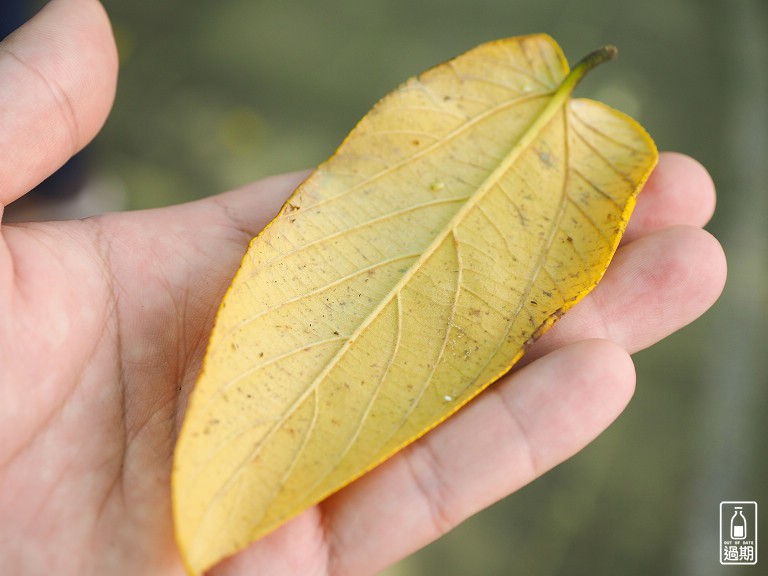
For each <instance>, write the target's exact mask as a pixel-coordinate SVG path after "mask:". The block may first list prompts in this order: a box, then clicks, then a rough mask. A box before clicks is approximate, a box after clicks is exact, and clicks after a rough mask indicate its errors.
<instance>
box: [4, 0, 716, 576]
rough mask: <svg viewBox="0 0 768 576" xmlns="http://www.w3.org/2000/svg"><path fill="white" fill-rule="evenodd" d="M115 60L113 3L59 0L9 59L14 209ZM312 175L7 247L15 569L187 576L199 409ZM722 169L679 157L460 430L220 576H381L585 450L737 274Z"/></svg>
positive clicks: (9, 551)
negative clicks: (254, 275) (187, 450)
mask: <svg viewBox="0 0 768 576" xmlns="http://www.w3.org/2000/svg"><path fill="white" fill-rule="evenodd" d="M116 67H117V66H116V56H115V49H114V44H113V41H112V37H111V33H110V29H109V26H108V22H107V19H106V16H105V14H104V12H103V10H102V9H101V7H100V5H99V4H98V3H97V2H95V1H94V0H53V1H52V2H51V3H50V4H49V5H48V6H47V7H46V8H45V9H44V10H43V11H42V12H41V13H40V14H39V15H38V16H36V17H35V18H34V19H33V20H32V21H31V22H30V23H28V24H27V25H26V26H25V27H24V28H23V29H22V30H20V31H19V32H18V33H17V34H16V35H14V36H13V37H12V38H11V39H10V40H8V41H7V42H6V43H4V44H3V46H2V49H1V50H0V80H2V82H1V83H0V127H2V130H0V143H1V144H2V146H0V149H2V150H3V154H2V155H1V156H0V212H1V211H2V206H4V205H7V204H8V203H9V202H12V201H13V200H14V199H15V198H17V197H18V196H20V195H22V194H23V193H24V192H25V191H26V190H28V189H29V188H30V187H32V186H34V184H35V183H36V182H38V181H40V180H41V179H42V178H44V177H45V176H46V175H47V174H49V173H50V172H51V171H53V170H54V169H55V168H56V167H57V166H58V165H60V164H61V163H62V162H63V161H65V160H66V159H67V158H68V157H69V156H70V155H71V154H72V153H74V152H75V151H76V150H77V149H79V148H81V147H82V146H83V145H84V144H85V143H86V142H87V141H88V140H89V139H90V138H92V137H93V135H94V134H95V133H96V132H97V131H98V129H99V128H100V126H101V124H102V122H103V121H104V118H105V117H106V114H107V112H108V109H109V107H110V105H111V102H112V98H113V94H114V89H115V77H116ZM301 178H302V175H295V174H294V175H287V176H280V177H276V178H270V179H267V180H263V181H261V182H257V183H255V184H253V185H250V186H247V187H245V188H243V189H241V190H236V191H234V192H230V193H227V194H222V195H219V196H216V197H212V198H209V199H206V200H202V201H199V202H194V203H191V204H185V205H180V206H175V207H170V208H164V209H160V210H152V211H144V212H131V213H125V214H109V215H105V216H100V217H97V218H91V219H87V220H83V221H74V222H61V223H36V224H27V225H14V226H10V225H6V226H3V227H2V229H1V232H2V236H1V237H0V399H1V401H0V566H3V568H4V571H5V572H7V573H9V574H16V575H20V576H27V575H31V574H49V573H55V574H61V575H68V574H78V575H81V574H109V575H119V574H123V573H125V574H131V575H134V574H152V575H163V574H182V572H183V571H182V567H181V562H180V558H179V555H178V552H177V550H176V547H175V543H174V539H173V531H172V525H171V511H170V499H169V495H170V470H171V460H172V454H173V448H174V443H175V440H176V436H177V432H178V429H179V424H180V422H181V418H182V417H183V412H184V406H185V402H186V397H187V395H188V394H189V392H190V389H191V387H192V385H193V383H194V380H195V377H196V374H197V372H198V369H199V367H200V362H201V359H202V355H203V353H204V350H205V345H206V341H207V336H208V334H209V331H210V329H211V327H212V324H213V318H214V314H215V312H216V308H217V306H218V303H219V301H220V299H221V297H222V296H223V293H224V291H225V289H226V287H227V285H228V283H229V281H230V279H231V278H232V276H233V274H234V272H235V270H236V268H237V266H238V264H239V261H240V258H241V257H242V254H243V252H244V250H245V248H246V246H247V243H248V241H249V240H250V238H251V237H252V236H253V235H255V234H256V233H257V232H258V231H259V230H260V229H261V228H262V227H263V226H264V225H265V223H266V222H267V221H268V220H269V219H270V217H271V216H272V215H273V214H275V212H276V211H277V209H278V207H279V205H280V204H281V203H282V202H283V200H284V199H285V198H286V197H287V195H288V194H289V193H290V192H291V191H292V190H293V188H294V187H295V186H296V185H297V184H298V183H299V182H300V180H301ZM713 207H714V191H713V186H712V183H711V181H710V179H709V177H708V176H707V174H706V172H705V171H704V170H703V169H702V168H701V167H700V166H699V165H698V164H696V163H695V162H694V161H692V160H690V159H688V158H686V157H683V156H680V155H674V154H668V155H664V156H662V159H661V162H660V165H659V167H658V169H657V171H656V172H655V173H654V175H653V177H652V178H651V180H650V182H649V183H648V185H647V186H646V189H645V190H644V191H643V193H642V194H641V196H640V202H639V204H638V206H637V209H636V212H635V216H634V217H633V219H632V222H631V225H630V229H629V230H628V231H627V235H626V237H625V241H624V244H623V246H622V247H621V248H620V250H619V252H618V253H617V255H616V258H615V260H614V262H613V263H612V264H611V266H610V268H609V270H608V273H607V274H606V276H605V278H604V280H603V281H602V283H601V284H600V285H599V287H598V288H597V289H596V290H595V291H594V292H593V293H592V294H591V295H590V296H589V297H587V298H586V299H585V300H584V301H583V302H582V303H581V304H579V306H577V307H576V308H575V309H574V310H573V311H572V312H571V313H569V314H568V315H567V316H566V317H565V318H564V319H563V320H562V321H560V322H559V323H558V324H557V326H556V327H555V328H554V329H553V330H552V331H551V332H549V333H548V334H547V335H546V336H545V337H544V338H542V339H541V340H540V341H539V342H537V343H536V345H535V346H534V347H533V348H532V349H531V351H530V353H529V355H528V357H527V362H526V365H525V366H524V367H522V368H520V369H517V370H516V371H515V372H513V373H512V374H511V375H508V376H506V377H505V378H503V379H502V380H501V381H499V382H498V383H496V384H495V385H493V386H492V387H491V388H490V389H489V390H488V391H487V392H486V393H484V394H482V395H481V396H480V397H478V398H477V399H476V400H475V401H473V402H472V403H471V404H470V405H469V406H467V407H466V408H465V409H464V410H462V411H461V412H460V413H458V414H457V415H456V416H455V417H454V418H452V419H451V420H449V421H448V422H446V423H445V424H444V425H442V426H440V427H439V428H437V429H436V430H434V431H433V432H431V433H430V434H428V435H427V436H425V437H424V438H422V439H421V440H419V441H418V442H416V443H415V444H413V445H412V446H411V447H410V448H408V449H406V450H405V451H403V452H401V453H400V454H399V455H397V456H395V457H394V458H392V459H391V460H389V461H388V462H387V463H385V464H384V465H382V466H381V467H379V468H377V469H376V470H374V471H373V472H371V473H370V474H368V475H366V476H365V477H363V478H362V479H360V480H359V481H357V482H355V483H353V484H352V485H351V486H349V487H347V488H346V489H344V490H342V491H341V492H339V493H338V494H336V495H335V496H333V497H331V498H330V499H328V500H327V501H325V502H323V503H322V504H320V505H319V506H317V507H315V508H313V509H311V510H309V511H307V512H306V513H304V514H302V515H301V516H299V517H297V518H295V519H294V520H292V521H291V522H289V523H288V524H286V525H285V526H284V527H282V528H280V529H278V530H277V531H276V532H274V533H272V534H271V535H269V536H267V537H266V538H264V539H262V540H261V541H259V542H257V543H255V544H254V545H252V546H251V547H250V548H248V549H247V550H245V551H244V552H243V553H241V554H239V555H237V556H235V557H233V558H231V559H229V560H227V561H225V562H223V563H222V564H221V565H219V566H218V567H217V568H215V569H213V570H212V571H211V574H214V575H237V574H270V575H280V574H326V573H327V574H335V575H341V574H355V575H362V574H375V573H376V572H377V571H379V570H381V569H382V568H384V567H385V566H387V565H388V564H391V563H392V562H395V561H396V560H398V559H400V558H402V557H403V556H405V555H407V554H409V553H410V552H412V551H413V550H415V549H417V548H419V547H421V546H423V545H425V544H427V543H428V542H430V541H432V540H434V539H435V538H437V537H438V536H440V535H441V534H442V533H444V532H446V531H447V530H449V529H451V528H452V527H453V526H455V525H456V524H458V523H459V522H461V521H462V520H463V519H464V518H466V517H467V516H469V515H471V514H473V513H475V512H476V511H478V510H480V509H481V508H483V507H485V506H487V505H489V504H491V503H492V502H494V501H496V500H498V499H500V498H502V497H504V496H506V495H507V494H509V493H511V492H513V491H514V490H516V489H518V488H520V487H521V486H523V485H524V484H526V483H528V482H530V481H531V480H533V479H534V478H536V477H537V476H539V475H541V474H542V473H543V472H545V471H546V470H547V469H549V468H551V467H552V466H554V465H556V464H557V463H559V462H561V461H562V460H564V459H566V458H568V457H569V456H571V455H572V454H574V453H575V452H577V451H578V450H580V449H581V448H582V447H583V446H584V445H586V444H587V443H588V442H589V441H590V440H592V439H593V438H594V437H595V436H596V435H597V434H598V433H599V432H600V431H602V430H603V429H604V428H605V427H606V426H607V425H608V424H609V423H610V422H611V421H612V420H613V419H614V418H615V417H616V416H617V415H618V413H619V412H620V411H621V410H622V408H623V407H624V406H625V404H626V403H627V401H628V400H629V398H630V396H631V394H632V389H633V385H634V372H633V367H632V362H631V360H630V357H629V353H631V352H634V351H636V350H639V349H641V348H643V347H646V346H649V345H651V344H653V343H654V342H656V341H658V340H660V339H661V338H663V337H664V336H666V335H668V334H670V333H671V332H673V331H675V330H677V329H678V328H680V327H682V326H684V325H685V324H687V323H689V322H691V321H692V320H694V319H695V318H696V317H698V316H699V315H700V314H701V313H703V312H704V311H705V310H706V309H707V308H708V307H709V306H710V305H711V304H712V303H713V302H714V300H715V299H716V298H717V296H718V295H719V293H720V290H721V289H722V286H723V281H724V277H725V262H724V258H723V254H722V251H721V249H720V246H719V245H718V243H717V242H716V241H715V240H714V239H713V238H712V237H711V236H709V235H708V234H707V233H706V232H704V231H702V230H701V229H700V228H699V227H700V226H702V225H703V224H704V223H705V222H706V221H707V219H708V218H709V216H710V215H711V212H712V210H713Z"/></svg>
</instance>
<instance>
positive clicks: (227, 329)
mask: <svg viewBox="0 0 768 576" xmlns="http://www.w3.org/2000/svg"><path fill="white" fill-rule="evenodd" d="M613 54H614V51H613V49H609V48H606V49H603V50H599V51H596V52H595V53H593V54H592V55H590V56H589V57H587V58H586V59H584V60H583V61H582V62H581V63H580V64H579V65H578V66H577V67H575V68H574V70H573V71H572V72H571V73H570V74H569V71H568V66H567V64H566V61H565V59H564V57H563V55H562V53H561V51H560V48H559V47H558V45H557V44H556V43H555V42H554V40H552V39H551V38H550V37H548V36H544V35H537V36H526V37H520V38H511V39H507V40H501V41H497V42H491V43H488V44H484V45H482V46H480V47H478V48H475V49H474V50H471V51H470V52H468V53H466V54H465V55H463V56H460V57H458V58H456V59H454V60H452V61H450V62H447V63H445V64H442V65H440V66H437V67H436V68H433V69H432V70H429V71H427V72H425V73H424V74H422V75H421V76H419V77H418V78H413V79H411V80H409V81H408V82H406V83H405V84H404V85H402V86H400V87H399V88H398V89H397V90H396V91H395V92H393V93H392V94H390V95H389V96H387V97H386V98H384V99H383V100H382V101H381V102H379V103H378V104H377V105H376V106H375V107H374V108H373V109H372V110H371V111H370V112H369V113H368V115H367V116H366V117H365V118H364V119H363V120H362V121H361V122H360V123H359V124H358V126H357V127H356V128H355V129H354V130H353V131H352V133H351V134H350V135H349V136H348V137H347V139H346V140H345V141H344V143H343V144H342V145H341V147H340V148H339V149H338V151H337V152H336V154H335V155H334V156H333V157H332V158H331V159H330V160H328V161H327V162H326V163H324V164H323V165H321V166H320V167H319V168H318V169H317V170H316V171H315V172H314V173H313V174H312V175H311V176H310V177H309V178H308V179H307V181H306V182H304V183H303V184H302V185H301V186H300V187H299V189H298V190H297V191H296V192H295V193H294V194H293V196H292V197H291V198H290V199H289V200H288V202H287V203H286V204H285V206H284V207H283V208H282V210H281V211H280V213H279V214H278V216H277V217H276V218H275V220H274V221H273V222H272V223H271V224H270V225H269V226H268V227H267V228H266V229H265V230H264V231H263V232H262V233H261V234H260V235H259V236H258V237H256V238H255V239H254V240H253V242H252V243H251V246H250V248H249V249H248V252H247V254H246V256H245V258H244V260H243V263H242V266H241V268H240V270H239V272H238V273H237V276H236V277H235V279H234V281H233V283H232V286H231V287H230V289H229V292H228V293H227V295H226V297H225V299H224V303H223V304H222V306H221V309H220V311H219V314H218V317H217V320H216V326H215V329H214V331H213V335H212V337H211V341H210V344H209V347H208V351H207V354H206V357H205V361H204V367H203V370H202V374H201V376H200V379H199V381H198V382H197V385H196V387H195V390H194V393H193V395H192V398H191V401H190V406H189V411H188V414H187V417H186V420H185V422H184V426H183V429H182V432H181V436H180V438H179V442H178V445H177V450H176V456H175V462H174V472H173V501H174V518H175V526H176V533H177V539H178V542H179V546H180V549H181V552H182V555H183V557H184V559H185V562H186V564H187V567H188V569H189V571H190V573H193V574H198V573H200V572H202V571H203V570H205V569H206V568H208V567H210V566H211V565H213V564H214V563H216V562H217V561H218V560H220V559H222V558H223V557H225V556H227V555H229V554H232V553H234V552H235V551H237V550H240V549H242V548H243V547H245V546H246V545H247V544H248V543H250V542H252V541H253V540H255V539H257V538H259V537H261V536H263V535H264V534H266V533H267V532H269V531H271V530H273V529H274V528H275V527H277V526H278V525H279V524H281V523H282V522H284V521H286V520H287V519H288V518H290V517H292V516H294V515H296V514H298V513H299V512H301V511H302V510H304V509H306V508H307V507H309V506H311V505H313V504H315V503H317V502H319V501H320V500H322V499H323V498H325V497H326V496H328V495H329V494H331V493H332V492H334V491H336V490H338V489H339V488H341V487H342V486H344V485H345V484H348V483H349V482H351V481H352V480H354V479H355V478H357V477H358V476H360V475H361V474H363V473H365V472H366V471H368V470H370V469H371V468H372V467H374V466H376V465H377V464H379V463H380V462H382V461H383V460H384V459H386V458H387V457H389V456H391V455H392V454H393V453H394V452H396V451H397V450H399V449H400V448H402V447H403V446H405V445H406V444H408V443H410V442H412V441H413V440H414V439H416V438H418V437H419V436H421V435H422V434H424V433H425V432H426V431H428V430H429V429H431V428H432V427H434V426H435V425H437V424H438V423H439V422H441V421H442V420H444V419H445V418H447V417H448V416H449V415H450V414H452V413H453V412H455V411H456V410H457V409H458V408H459V407H460V406H462V405H463V404H465V403H466V402H467V401H468V400H469V399H470V398H472V397H473V396H475V395H476V394H478V393H479V392H480V391H481V390H482V389H483V388H485V387H486V386H488V385H489V384H490V383H491V382H493V381H494V380H496V379H498V378H499V377H500V376H501V375H502V374H504V373H505V372H506V371H508V370H509V368H510V367H511V366H512V365H513V364H514V363H515V362H516V361H517V360H518V359H519V358H520V356H521V355H522V354H523V352H524V350H525V348H526V346H527V345H528V344H529V343H530V342H531V341H532V340H533V339H535V338H536V337H538V336H539V335H540V334H542V333H543V332H544V331H545V330H546V329H547V328H549V327H550V326H551V325H552V324H553V323H554V321H555V320H556V319H557V318H558V317H559V316H560V315H561V314H562V313H563V312H564V311H565V310H567V309H568V308H570V307H571V306H573V304H575V303H576V302H577V301H578V300H579V299H581V298H582V297H583V296H584V295H585V294H586V293H588V292H589V291H590V290H591V289H592V288H593V287H594V286H595V284H596V283H597V282H598V280H599V279H600V278H601V277H602V275H603V273H604V271H605V268H606V267H607V266H608V263H609V261H610V259H611V257H612V255H613V253H614V251H615V249H616V247H617V245H618V242H619V240H620V238H621V235H622V233H623V231H624V228H625V226H626V223H627V219H628V218H629V214H630V213H631V211H632V207H633V205H634V198H635V195H636V194H637V192H638V191H639V189H640V187H641V186H642V184H643V183H644V181H645V179H646V178H647V177H648V174H649V173H650V171H651V169H652V168H653V166H654V164H655V162H656V150H655V147H654V145H653V142H652V141H651V139H650V138H649V137H648V135H647V134H646V133H645V131H644V130H643V129H642V128H641V127H640V126H639V125H638V124H637V123H636V122H634V121H633V120H632V119H630V118H628V117H627V116H625V115H623V114H621V113H620V112H617V111H615V110H612V109H610V108H608V107H607V106H604V105H602V104H600V103H597V102H593V101H589V100H571V98H570V95H571V92H572V91H573V88H574V87H575V85H576V84H577V83H578V81H579V80H580V79H581V77H582V76H583V75H584V74H585V73H586V71H588V70H589V69H591V68H592V67H594V66H595V65H597V64H598V63H600V62H601V61H603V60H606V59H608V58H610V57H612V56H613Z"/></svg>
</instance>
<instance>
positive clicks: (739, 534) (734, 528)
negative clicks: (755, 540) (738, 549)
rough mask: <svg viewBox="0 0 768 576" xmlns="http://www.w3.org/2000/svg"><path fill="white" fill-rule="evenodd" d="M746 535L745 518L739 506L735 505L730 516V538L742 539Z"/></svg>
mask: <svg viewBox="0 0 768 576" xmlns="http://www.w3.org/2000/svg"><path fill="white" fill-rule="evenodd" d="M746 537H747V519H746V518H744V514H742V513H741V506H736V507H734V512H733V516H731V540H744V539H745V538H746Z"/></svg>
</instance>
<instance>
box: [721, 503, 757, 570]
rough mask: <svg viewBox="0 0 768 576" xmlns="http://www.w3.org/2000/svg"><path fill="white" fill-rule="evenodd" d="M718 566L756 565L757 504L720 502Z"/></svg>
mask: <svg viewBox="0 0 768 576" xmlns="http://www.w3.org/2000/svg"><path fill="white" fill-rule="evenodd" d="M720 564H725V565H728V564H757V502H720Z"/></svg>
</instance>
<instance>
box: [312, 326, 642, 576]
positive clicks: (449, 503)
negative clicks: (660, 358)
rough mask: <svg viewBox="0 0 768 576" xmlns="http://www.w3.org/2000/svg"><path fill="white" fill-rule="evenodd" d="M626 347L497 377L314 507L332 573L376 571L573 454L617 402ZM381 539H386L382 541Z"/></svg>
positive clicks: (622, 393)
mask: <svg viewBox="0 0 768 576" xmlns="http://www.w3.org/2000/svg"><path fill="white" fill-rule="evenodd" d="M633 389H634V368H633V366H632V361H631V360H630V358H629V356H628V355H627V353H626V352H625V351H624V350H622V349H621V348H620V347H618V346H616V345H615V344H612V343H610V342H608V341H604V340H589V341H582V342H578V343H575V344H572V345H570V346H567V347H564V348H561V349H560V350H557V351H556V352H554V353H553V354H551V355H549V356H547V357H546V358H542V359H540V360H539V361H537V362H534V363H532V364H530V365H529V366H527V367H525V368H524V369H522V370H520V371H518V372H516V373H515V374H513V375H509V376H507V377H505V378H502V379H501V380H500V381H499V382H497V383H495V384H493V385H492V387H491V388H489V390H488V391H486V392H485V393H483V394H481V395H480V396H478V398H476V399H475V400H474V401H473V402H471V403H470V404H469V405H468V406H466V407H465V408H464V409H462V410H461V411H459V412H458V413H457V414H456V415H455V416H453V417H452V418H451V419H450V420H449V421H447V422H446V423H445V424H443V425H441V426H439V427H438V428H436V429H435V430H433V431H432V432H430V433H429V434H427V435H426V436H424V437H423V438H421V439H420V440H418V441H417V442H415V443H414V444H413V445H412V446H411V447H409V448H408V449H406V450H405V451H403V452H401V453H400V454H398V455H396V456H395V457H393V458H392V459H390V460H389V461H388V462H386V463H385V464H383V465H382V466H380V467H379V468H377V469H375V470H374V471H372V472H371V473H369V474H367V475H366V476H364V477H362V478H361V479H360V480H358V481H357V482H355V483H353V484H351V485H350V486H348V487H347V488H345V489H344V490H342V491H341V492H339V493H338V494H336V495H335V496H333V497H331V498H330V499H329V500H327V501H326V502H325V503H324V504H323V505H322V508H323V511H324V514H325V523H324V525H325V526H326V535H327V539H328V541H327V545H328V546H329V547H330V554H329V557H330V558H331V560H332V562H333V563H334V565H332V566H331V567H330V568H331V569H330V570H329V572H330V573H332V574H339V575H341V574H358V575H359V574H375V573H377V572H378V571H379V570H381V569H382V568H384V567H385V566H387V565H388V564H391V563H393V562H395V561H397V560H399V559H400V558H402V557H404V556H406V555H408V554H410V553H411V552H413V551H415V550H417V549H419V548H421V547H423V546H425V545H426V544H428V543H429V542H432V541H433V540H435V539H437V538H438V537H439V536H441V535H442V534H444V533H445V532H447V531H448V530H450V529H451V528H453V527H455V526H456V525H457V524H459V523H460V522H461V521H463V520H464V519H466V518H467V517H469V516H470V515H472V514H474V513H476V512H478V511H479V510H481V509H482V508H484V507H486V506H488V505H490V504H492V503H494V502H496V501H497V500H499V499H501V498H503V497H505V496H507V495H508V494H510V493H512V492H514V491H515V490H517V489H519V488H521V487H522V486H524V485H525V484H527V483H528V482H530V481H532V480H533V479H534V478H536V477H537V476H539V475H541V474H542V473H544V472H545V471H546V470H548V469H550V468H552V467H553V466H555V465H556V464H558V463H560V462H562V461H563V460H565V459H566V458H568V457H570V456H571V455H573V454H574V453H576V452H577V451H579V450H581V449H582V448H583V447H584V446H585V445H586V444H588V443H589V442H590V441H591V440H592V439H593V438H595V437H596V436H597V435H598V434H599V433H600V432H601V431H602V430H604V429H605V428H606V427H607V426H608V425H609V424H610V423H611V422H612V421H613V420H614V419H615V418H616V416H618V414H619V413H620V412H621V411H622V410H623V408H624V407H625V406H626V404H627V402H628V401H629V398H630V397H631V395H632V392H633ZM385 544H386V545H385Z"/></svg>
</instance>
